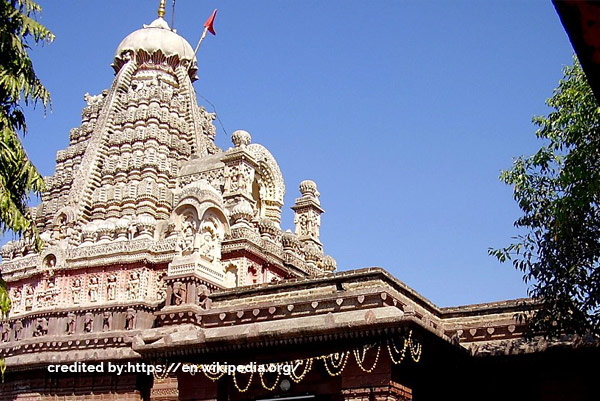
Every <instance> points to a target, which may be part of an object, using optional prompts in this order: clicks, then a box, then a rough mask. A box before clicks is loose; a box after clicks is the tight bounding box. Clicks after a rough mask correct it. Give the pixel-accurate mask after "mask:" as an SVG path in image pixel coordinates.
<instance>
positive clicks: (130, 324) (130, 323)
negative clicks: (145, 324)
mask: <svg viewBox="0 0 600 401" xmlns="http://www.w3.org/2000/svg"><path fill="white" fill-rule="evenodd" d="M133 329H135V309H133V308H127V314H126V315H125V330H133Z"/></svg>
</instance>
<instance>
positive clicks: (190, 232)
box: [177, 213, 196, 255]
mask: <svg viewBox="0 0 600 401" xmlns="http://www.w3.org/2000/svg"><path fill="white" fill-rule="evenodd" d="M195 242H196V220H195V219H194V216H193V215H192V214H190V213H186V214H185V215H184V216H183V221H182V223H181V234H180V236H179V240H178V246H177V247H178V251H179V253H180V254H181V255H188V254H190V253H192V252H194V245H195Z"/></svg>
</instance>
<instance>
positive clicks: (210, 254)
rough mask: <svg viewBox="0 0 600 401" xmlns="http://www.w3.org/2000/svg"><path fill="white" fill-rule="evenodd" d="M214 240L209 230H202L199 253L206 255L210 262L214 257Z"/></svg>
mask: <svg viewBox="0 0 600 401" xmlns="http://www.w3.org/2000/svg"><path fill="white" fill-rule="evenodd" d="M214 250H215V240H214V236H213V235H212V234H211V233H210V231H204V232H203V233H202V244H201V245H200V254H201V255H203V256H206V258H207V259H208V260H210V261H211V262H212V261H213V260H214V259H215V255H214Z"/></svg>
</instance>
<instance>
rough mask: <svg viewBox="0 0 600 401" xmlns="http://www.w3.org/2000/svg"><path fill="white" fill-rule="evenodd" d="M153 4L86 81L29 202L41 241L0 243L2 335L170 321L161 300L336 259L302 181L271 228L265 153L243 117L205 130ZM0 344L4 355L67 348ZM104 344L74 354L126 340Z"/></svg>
mask: <svg viewBox="0 0 600 401" xmlns="http://www.w3.org/2000/svg"><path fill="white" fill-rule="evenodd" d="M160 4H161V6H160V8H159V14H158V18H157V19H156V20H154V21H153V22H152V23H151V24H150V25H145V26H144V27H143V28H142V29H139V30H137V31H135V32H133V33H131V34H130V35H128V36H127V37H126V38H125V39H123V41H122V42H121V43H120V44H119V46H118V47H117V50H116V52H115V56H114V62H113V64H112V66H113V68H114V71H115V78H114V81H113V83H112V85H111V87H110V88H109V89H107V90H104V91H103V92H102V93H101V94H99V95H96V96H90V95H89V94H86V95H85V100H86V102H87V105H86V107H85V108H84V109H83V112H82V122H81V125H80V126H79V127H77V128H74V129H72V130H71V132H70V141H69V145H68V147H67V148H66V149H64V150H61V151H59V152H58V154H57V157H56V162H57V165H56V171H55V173H54V175H52V176H51V177H47V178H46V191H45V192H44V194H43V197H42V203H41V204H40V205H39V206H38V207H36V208H34V209H33V211H32V214H33V216H34V218H35V221H36V226H37V229H38V230H39V232H40V236H41V238H42V239H43V242H44V247H43V250H42V252H41V253H37V252H35V250H34V247H33V246H32V244H31V243H30V241H28V240H19V241H13V242H10V243H8V244H7V245H5V246H4V247H2V263H1V265H0V269H1V271H2V275H3V277H4V279H5V280H6V282H7V283H8V287H9V291H10V296H11V299H12V310H11V313H10V319H9V320H7V321H6V322H4V323H2V324H3V326H2V327H4V326H6V327H4V328H6V330H4V331H5V332H3V334H2V338H3V341H6V342H14V341H17V342H18V341H29V342H31V341H34V342H35V341H36V339H37V338H39V339H40V341H42V342H44V341H43V338H44V337H45V336H47V335H52V336H54V338H60V337H62V336H73V335H85V334H86V333H96V335H98V333H102V335H103V336H104V337H107V338H109V337H110V336H111V334H110V333H112V332H118V331H122V330H141V331H144V330H153V329H152V328H153V327H154V328H156V327H157V326H161V325H169V324H172V323H173V324H174V322H171V320H170V319H171V318H172V317H173V314H172V311H173V310H174V309H177V310H184V309H186V308H187V309H189V310H190V311H192V310H193V314H196V313H197V312H198V310H206V309H209V308H210V307H211V304H213V303H216V304H217V305H218V303H219V301H218V297H217V298H214V296H213V292H214V291H217V290H224V289H228V288H235V287H239V286H246V285H252V284H262V283H276V282H278V281H281V280H284V279H288V278H301V277H315V276H321V275H324V274H326V273H328V272H331V271H333V270H335V267H336V266H335V261H334V260H333V258H331V257H329V256H325V255H324V253H323V246H322V244H321V241H320V239H319V230H320V216H321V213H323V209H322V208H321V206H320V202H319V192H318V191H317V187H316V185H315V183H314V182H312V181H309V180H307V181H303V182H302V183H301V185H300V192H301V196H300V197H299V198H298V200H297V201H296V203H295V205H294V206H293V210H294V214H295V232H292V231H290V230H288V231H285V232H284V231H282V229H281V227H280V224H281V213H282V211H281V208H282V206H283V196H284V192H285V186H284V182H283V177H282V174H281V171H280V169H279V166H278V164H277V162H276V160H275V158H274V157H273V156H272V155H271V153H270V152H269V151H268V150H267V149H266V148H265V147H264V146H262V145H259V144H255V143H251V137H250V134H249V133H248V132H246V131H241V130H239V131H235V132H234V133H233V136H232V141H233V147H231V148H229V149H227V150H222V149H220V148H219V147H218V146H217V145H216V144H215V143H214V137H215V132H216V130H215V127H214V125H213V120H214V118H215V114H211V113H208V112H207V111H206V110H205V109H204V108H203V107H199V106H198V104H197V102H196V94H195V92H194V88H193V86H192V82H193V81H194V80H195V79H196V71H197V65H196V56H195V52H194V50H193V49H192V47H191V46H190V44H189V43H188V42H187V41H186V40H185V39H184V38H182V37H181V36H179V35H177V34H176V33H175V32H174V31H173V30H172V29H170V28H169V25H168V24H167V22H166V21H165V20H164V19H163V16H164V1H161V3H160ZM212 20H214V12H213V15H212V17H211V19H209V22H210V25H209V26H206V25H205V31H206V30H209V31H211V32H214V29H213V28H212ZM209 22H207V24H208V23H209ZM213 299H214V301H213ZM187 309H186V310H187ZM190 313H191V312H190ZM169 316H170V317H169ZM190 316H191V315H190ZM115 335H116V334H115ZM121 336H122V335H121ZM70 338H72V337H70ZM115 338H116V337H115ZM64 344H66V342H65V343H64ZM119 347H121V346H119ZM119 347H117V348H119ZM0 348H1V349H0V351H1V352H3V354H2V355H3V356H5V357H6V361H7V365H8V366H9V368H10V366H11V365H19V366H23V365H27V364H30V363H31V364H35V363H37V364H39V363H43V362H44V361H50V360H55V359H52V358H59V359H56V360H60V361H61V362H66V361H67V360H73V361H74V360H75V359H74V358H76V355H73V354H72V353H68V352H66V353H65V352H64V351H65V349H61V351H60V356H59V357H58V356H57V355H58V354H57V352H58V351H52V350H47V351H40V352H36V354H35V358H34V357H33V356H31V357H28V356H25V355H21V353H22V350H21V347H9V348H6V349H4V348H2V346H1V344H0ZM79 348H81V347H79ZM83 348H85V347H83ZM90 349H91V348H90ZM3 350H4V351H3ZM111 352H112V351H111V348H110V347H106V348H105V349H104V351H103V353H102V355H100V356H98V355H96V356H94V355H92V353H91V351H90V355H87V354H85V353H84V354H85V356H83V357H85V358H86V359H88V360H89V359H92V360H93V359H94V358H96V359H98V358H100V359H102V358H108V359H111V358H120V357H123V358H128V357H131V356H132V355H133V354H134V353H133V351H131V350H128V351H126V352H121V351H119V353H115V354H111ZM84 354H80V355H79V356H80V357H81V356H82V355H84ZM65 358H66V359H65Z"/></svg>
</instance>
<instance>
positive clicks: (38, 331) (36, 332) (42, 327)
mask: <svg viewBox="0 0 600 401" xmlns="http://www.w3.org/2000/svg"><path fill="white" fill-rule="evenodd" d="M46 334H48V319H46V318H45V317H38V318H37V319H36V320H35V324H34V327H33V336H34V337H41V336H45V335H46Z"/></svg>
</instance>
